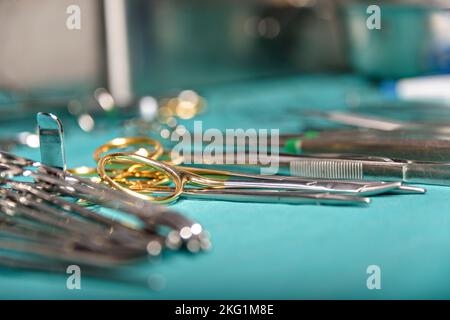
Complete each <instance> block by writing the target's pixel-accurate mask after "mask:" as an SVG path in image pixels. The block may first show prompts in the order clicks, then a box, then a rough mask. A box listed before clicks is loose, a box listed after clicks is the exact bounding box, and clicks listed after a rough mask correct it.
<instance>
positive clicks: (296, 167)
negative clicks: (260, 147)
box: [285, 154, 450, 186]
mask: <svg viewBox="0 0 450 320" xmlns="http://www.w3.org/2000/svg"><path fill="white" fill-rule="evenodd" d="M285 161H286V162H288V163H289V166H290V173H291V174H292V175H298V176H302V177H310V178H319V179H345V180H355V179H357V180H383V181H402V182H409V183H421V184H433V185H441V186H450V163H448V162H432V161H415V160H402V159H393V158H387V157H375V156H358V155H345V154H315V155H314V154H311V155H305V156H290V157H289V156H286V158H285Z"/></svg>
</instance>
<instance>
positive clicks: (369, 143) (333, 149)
mask: <svg viewBox="0 0 450 320" xmlns="http://www.w3.org/2000/svg"><path fill="white" fill-rule="evenodd" d="M285 150H286V152H289V153H293V154H311V153H341V154H359V155H367V156H378V157H393V158H398V159H407V160H421V161H439V162H446V161H450V141H449V140H437V139H416V138H398V137H397V138H396V137H389V138H387V137H383V136H372V137H371V138H368V139H364V137H361V138H359V137H358V136H351V135H342V136H327V135H324V136H321V135H318V136H316V137H307V138H292V139H290V140H287V141H286V145H285Z"/></svg>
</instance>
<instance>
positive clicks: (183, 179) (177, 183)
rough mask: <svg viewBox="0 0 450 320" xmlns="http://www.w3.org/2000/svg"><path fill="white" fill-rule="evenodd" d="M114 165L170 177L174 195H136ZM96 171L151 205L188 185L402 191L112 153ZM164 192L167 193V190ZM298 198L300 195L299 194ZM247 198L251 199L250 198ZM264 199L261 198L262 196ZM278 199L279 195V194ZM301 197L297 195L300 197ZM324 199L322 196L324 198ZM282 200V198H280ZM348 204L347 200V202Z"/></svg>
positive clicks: (173, 197)
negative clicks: (114, 174) (113, 173)
mask: <svg viewBox="0 0 450 320" xmlns="http://www.w3.org/2000/svg"><path fill="white" fill-rule="evenodd" d="M117 161H122V162H123V161H125V162H127V161H128V162H129V161H133V162H134V163H137V164H141V165H144V166H147V167H149V168H151V169H153V170H156V171H159V172H162V173H164V175H166V176H167V177H169V179H170V181H171V182H172V183H173V185H174V189H173V193H172V194H170V195H167V196H162V197H155V196H150V195H147V194H143V193H139V192H136V191H134V190H131V189H130V188H128V187H124V186H122V185H121V184H120V183H118V182H117V181H114V179H113V178H111V177H110V176H109V175H108V174H107V171H106V167H107V165H108V164H109V163H114V162H117ZM97 170H98V173H99V176H100V178H101V179H102V180H104V181H105V182H107V183H108V184H109V185H110V186H112V187H113V188H116V189H119V190H122V191H124V192H125V193H127V194H129V195H132V196H136V197H138V198H140V199H144V200H149V201H153V202H156V203H170V202H173V201H175V200H176V199H177V198H178V197H180V195H181V194H182V193H183V192H185V191H190V189H188V188H187V186H188V185H191V186H193V187H202V188H209V189H230V188H231V189H255V190H261V189H263V190H264V189H266V190H267V189H269V190H296V191H303V192H309V193H318V192H320V193H337V194H344V195H345V194H349V195H361V196H363V195H374V194H380V193H385V192H390V191H393V190H396V189H401V187H402V184H401V183H399V182H353V181H333V180H312V179H301V178H297V177H283V176H264V175H250V174H240V173H233V172H227V171H220V170H205V169H199V168H189V167H181V166H172V165H169V164H167V163H165V162H163V161H157V160H154V159H150V158H147V157H144V156H141V155H138V154H130V153H120V152H118V153H111V154H108V155H105V156H104V157H102V158H101V159H100V161H99V162H98V166H97ZM195 172H203V173H208V174H216V175H226V176H228V177H235V178H240V179H235V180H233V179H228V180H222V179H214V178H207V177H204V176H201V175H199V174H197V173H195ZM166 191H167V190H166ZM256 194H257V191H255V193H254V194H252V195H251V196H252V197H253V198H254V197H255V195H256ZM298 195H299V194H298ZM249 196H250V195H249ZM263 196H264V195H263ZM278 196H279V197H280V194H278ZM299 196H300V195H299ZM324 197H325V196H324ZM280 199H281V197H280ZM347 200H348V199H347Z"/></svg>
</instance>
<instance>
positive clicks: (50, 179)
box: [0, 152, 203, 251]
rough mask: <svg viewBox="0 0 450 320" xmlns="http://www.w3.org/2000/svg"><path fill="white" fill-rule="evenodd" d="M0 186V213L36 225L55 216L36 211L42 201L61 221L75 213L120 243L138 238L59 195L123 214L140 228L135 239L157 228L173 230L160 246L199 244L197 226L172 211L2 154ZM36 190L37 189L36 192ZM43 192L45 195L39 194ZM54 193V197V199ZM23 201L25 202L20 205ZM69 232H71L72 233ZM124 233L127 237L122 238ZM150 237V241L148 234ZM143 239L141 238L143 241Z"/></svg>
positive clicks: (199, 228) (36, 163)
mask: <svg viewBox="0 0 450 320" xmlns="http://www.w3.org/2000/svg"><path fill="white" fill-rule="evenodd" d="M16 177H21V178H32V179H33V180H34V184H35V185H36V188H34V187H29V185H27V184H26V183H25V182H22V181H19V180H20V179H19V180H17V181H16V182H14V181H10V180H11V179H15V178H16ZM0 183H1V184H3V186H2V187H1V190H2V193H1V194H3V195H4V197H5V199H6V200H7V201H3V202H2V204H3V205H4V206H5V205H6V206H7V205H8V204H9V203H11V206H8V207H4V208H3V209H2V211H6V212H9V213H11V214H14V213H15V212H17V210H19V212H21V213H23V212H24V211H25V213H27V212H28V215H27V217H28V218H30V217H31V218H34V219H35V220H36V219H38V222H40V223H45V224H47V223H49V220H48V219H49V214H51V215H53V216H57V215H58V213H57V212H56V211H51V210H50V211H49V210H48V207H45V208H44V207H42V208H41V207H40V206H42V205H45V204H42V201H48V202H50V203H52V205H58V206H59V207H60V208H61V209H62V210H60V211H59V213H60V214H61V215H62V216H63V217H66V214H67V213H68V212H75V213H76V214H77V215H79V216H81V217H83V218H88V219H90V220H92V219H93V220H94V221H95V222H96V223H103V224H105V223H106V224H107V225H108V226H109V227H110V228H112V229H111V230H110V233H111V232H112V231H114V230H115V231H116V233H117V234H118V237H113V236H111V235H109V236H110V237H112V239H116V240H117V239H123V242H126V241H130V240H131V239H137V238H138V236H137V234H136V232H135V231H134V230H132V229H129V228H127V227H126V225H123V226H118V225H117V224H116V222H114V221H109V223H108V221H107V220H104V218H101V217H97V216H96V214H97V213H95V212H93V211H90V210H88V209H86V208H83V207H81V206H79V205H77V204H76V203H67V202H65V201H64V200H63V199H62V198H61V199H56V200H55V199H54V198H53V197H55V196H56V195H58V194H60V195H65V196H70V197H73V198H76V199H78V198H83V199H87V200H89V201H91V202H93V203H95V204H98V205H102V206H106V207H109V208H112V209H113V210H120V211H121V212H123V213H125V214H128V215H130V216H134V217H137V218H139V219H140V222H141V224H143V227H144V228H143V229H142V227H141V231H139V232H138V235H139V236H142V235H143V234H145V233H146V232H150V233H154V232H155V228H156V227H157V226H159V225H163V226H167V227H169V228H170V229H173V231H174V232H175V234H174V233H173V232H172V231H171V232H172V236H171V237H167V236H164V237H162V238H161V245H167V246H169V247H176V246H179V245H181V244H183V243H185V244H187V243H188V242H189V241H190V240H193V241H200V240H199V236H200V234H201V230H202V228H201V226H200V225H199V224H198V223H195V222H192V221H190V220H189V219H187V218H185V217H183V216H181V215H179V214H178V213H175V212H173V211H172V210H169V209H167V208H165V207H161V206H157V205H154V204H151V203H148V202H146V201H142V200H139V199H136V198H134V197H130V196H128V195H126V194H124V193H122V192H118V191H115V190H111V189H110V188H108V187H107V186H104V185H101V184H96V183H93V182H91V181H90V180H89V179H84V178H81V177H76V176H73V175H71V174H68V173H66V172H63V171H62V170H60V169H57V168H52V167H48V166H46V165H43V164H41V163H38V162H34V161H32V160H29V159H26V158H22V157H18V156H15V155H12V154H9V153H6V152H0ZM37 187H39V188H38V189H37ZM44 191H45V192H46V193H43V192H44ZM55 192H56V193H57V194H56V195H55ZM21 193H25V194H26V198H21V197H20V194H21ZM51 193H53V197H52V194H51ZM25 199H26V201H25V202H24V200H25ZM33 199H36V200H33ZM39 199H40V200H39ZM39 208H41V209H44V211H39ZM36 209H37V210H36ZM30 210H31V211H30ZM51 215H50V216H51ZM43 217H45V218H43ZM42 219H45V221H42ZM69 220H70V221H69V222H73V219H69ZM63 221H64V219H63ZM58 226H59V225H58ZM191 228H194V230H197V231H196V232H197V233H195V232H191V234H190V235H189V236H188V237H186V236H185V237H183V236H181V234H183V233H186V230H187V229H189V230H191ZM76 230H77V229H76ZM198 230H200V232H198ZM70 231H72V232H73V231H75V230H70ZM124 233H125V235H126V236H127V237H124ZM82 234H83V233H82ZM113 234H114V232H113ZM97 236H98V235H97ZM150 236H151V238H154V236H153V235H152V234H150ZM130 237H131V238H130ZM202 237H203V236H202ZM145 238H146V237H143V239H145ZM169 238H170V239H169ZM171 239H172V240H174V239H175V240H176V241H175V242H174V241H172V240H171ZM138 243H141V244H142V245H141V246H140V248H141V250H144V251H145V250H146V245H148V243H149V242H148V241H147V242H143V241H138Z"/></svg>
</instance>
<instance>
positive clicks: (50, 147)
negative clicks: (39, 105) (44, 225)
mask: <svg viewBox="0 0 450 320" xmlns="http://www.w3.org/2000/svg"><path fill="white" fill-rule="evenodd" d="M36 118H37V123H38V133H39V143H40V151H41V161H42V162H43V163H44V164H46V165H48V166H51V167H55V168H60V169H63V170H66V156H65V150H64V132H63V126H62V124H61V121H60V120H59V119H58V118H57V117H56V116H55V115H53V114H51V113H45V112H39V113H38V114H37V116H36Z"/></svg>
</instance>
